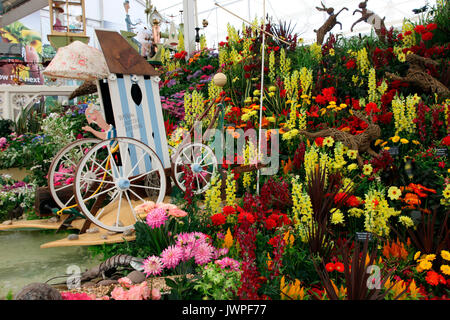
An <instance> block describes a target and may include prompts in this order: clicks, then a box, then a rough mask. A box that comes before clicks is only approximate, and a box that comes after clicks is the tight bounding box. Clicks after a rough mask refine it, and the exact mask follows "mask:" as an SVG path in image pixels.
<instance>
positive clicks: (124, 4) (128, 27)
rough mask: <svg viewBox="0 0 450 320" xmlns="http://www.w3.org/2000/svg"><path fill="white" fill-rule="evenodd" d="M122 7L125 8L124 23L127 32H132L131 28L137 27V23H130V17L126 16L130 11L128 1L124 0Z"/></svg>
mask: <svg viewBox="0 0 450 320" xmlns="http://www.w3.org/2000/svg"><path fill="white" fill-rule="evenodd" d="M123 7H124V8H125V13H126V18H125V23H126V24H127V31H128V32H133V29H134V28H133V27H134V26H137V25H138V24H139V23H132V22H131V18H130V15H129V14H128V11H129V10H130V1H129V0H125V2H124V3H123Z"/></svg>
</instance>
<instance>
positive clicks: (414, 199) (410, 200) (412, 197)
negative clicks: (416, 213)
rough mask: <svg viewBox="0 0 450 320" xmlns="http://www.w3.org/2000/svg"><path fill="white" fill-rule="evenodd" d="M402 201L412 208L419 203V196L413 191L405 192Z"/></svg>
mask: <svg viewBox="0 0 450 320" xmlns="http://www.w3.org/2000/svg"><path fill="white" fill-rule="evenodd" d="M403 201H404V202H405V203H406V204H407V205H408V206H409V207H410V208H413V207H414V206H418V205H420V203H421V201H420V199H419V196H418V195H416V194H414V193H407V194H405V198H404V199H403Z"/></svg>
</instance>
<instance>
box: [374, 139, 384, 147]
mask: <svg viewBox="0 0 450 320" xmlns="http://www.w3.org/2000/svg"><path fill="white" fill-rule="evenodd" d="M382 142H383V140H381V139H377V140H376V141H375V146H377V145H379V144H380V143H382Z"/></svg>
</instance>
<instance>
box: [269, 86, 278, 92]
mask: <svg viewBox="0 0 450 320" xmlns="http://www.w3.org/2000/svg"><path fill="white" fill-rule="evenodd" d="M275 91H277V87H275V86H270V87H269V92H275Z"/></svg>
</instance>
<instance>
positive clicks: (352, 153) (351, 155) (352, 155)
mask: <svg viewBox="0 0 450 320" xmlns="http://www.w3.org/2000/svg"><path fill="white" fill-rule="evenodd" d="M347 156H348V157H349V158H350V159H356V158H357V157H358V150H348V152H347Z"/></svg>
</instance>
